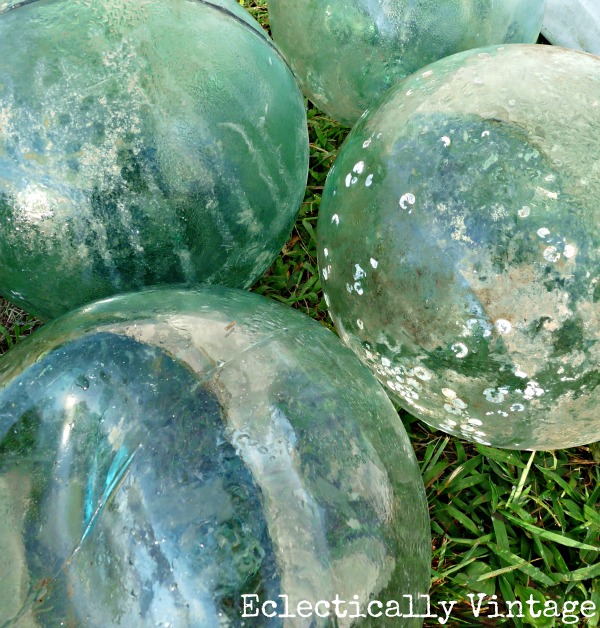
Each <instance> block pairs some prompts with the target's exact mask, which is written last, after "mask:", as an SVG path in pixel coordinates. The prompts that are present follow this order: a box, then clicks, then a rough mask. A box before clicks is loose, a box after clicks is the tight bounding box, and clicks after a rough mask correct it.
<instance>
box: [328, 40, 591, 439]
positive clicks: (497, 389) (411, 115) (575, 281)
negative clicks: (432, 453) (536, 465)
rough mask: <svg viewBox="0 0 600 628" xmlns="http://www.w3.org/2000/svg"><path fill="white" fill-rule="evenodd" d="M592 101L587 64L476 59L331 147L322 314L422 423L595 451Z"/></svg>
mask: <svg viewBox="0 0 600 628" xmlns="http://www.w3.org/2000/svg"><path fill="white" fill-rule="evenodd" d="M567 94H568V97H567V96H566V95H567ZM599 103H600V58H597V57H594V56H592V55H586V54H583V53H579V52H574V51H569V50H566V49H559V48H554V47H552V46H527V45H512V46H503V47H499V48H497V47H494V48H487V49H480V50H475V51H470V52H466V53H460V54H458V55H455V56H453V57H450V58H448V59H444V60H442V61H439V62H437V63H435V64H433V65H431V66H429V67H427V68H425V69H423V70H422V71H420V72H419V73H417V74H415V75H413V76H412V77H410V78H409V79H407V80H406V81H404V82H403V83H401V84H399V85H398V86H397V87H395V88H394V89H393V90H391V91H390V92H389V94H388V95H387V96H386V98H385V99H384V101H383V102H382V103H381V105H380V106H379V107H378V108H377V109H375V110H373V111H371V112H370V114H368V115H367V116H366V117H365V118H363V120H361V122H360V123H359V124H358V126H357V127H356V128H355V129H354V130H353V131H352V133H351V134H350V135H349V136H348V139H347V141H346V143H345V145H344V146H343V148H342V149H341V151H340V154H339V156H338V158H337V160H336V162H335V165H334V167H333V169H332V171H331V173H330V175H329V178H328V180H327V184H326V187H325V190H324V194H323V199H322V204H321V210H320V215H319V223H318V247H319V264H320V269H321V278H322V281H323V289H324V292H325V295H326V297H327V300H328V302H329V304H330V312H331V314H332V316H333V319H334V322H335V325H336V327H337V329H338V331H339V332H340V335H341V337H342V338H343V339H344V340H345V341H346V342H347V343H348V344H349V346H350V347H351V348H352V349H353V350H354V351H355V352H356V353H357V354H358V355H359V356H360V358H361V359H362V360H363V361H364V362H365V363H367V364H368V365H369V366H370V367H371V368H372V369H373V371H374V372H375V373H376V374H377V376H378V377H379V379H380V380H381V382H382V383H383V384H384V385H385V386H386V387H387V389H388V392H389V393H390V394H391V395H392V397H393V398H394V399H395V400H396V401H398V402H399V403H400V404H401V405H403V406H404V407H405V408H407V409H408V410H409V411H410V412H411V413H412V414H414V415H415V416H417V417H419V418H421V419H423V420H424V421H426V422H428V423H429V424H431V425H433V426H435V427H438V428H440V429H442V430H445V431H447V432H449V433H451V434H456V435H458V436H462V437H463V438H467V439H469V440H473V441H475V442H480V443H486V444H492V445H495V446H498V447H510V448H516V449H556V448H561V447H571V446H575V445H581V444H584V443H590V442H592V441H596V440H600V422H599V421H598V410H599V408H600V388H599V387H598V384H599V383H600V352H599V351H600V345H599V344H598V335H599V333H600V320H599V317H600V305H599V303H600V283H598V277H599V275H600V224H599V221H598V199H599V198H600V178H598V177H596V176H595V175H594V173H595V172H596V171H597V170H598V163H599V160H600V148H599V147H600V106H599Z"/></svg>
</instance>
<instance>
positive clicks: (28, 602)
mask: <svg viewBox="0 0 600 628" xmlns="http://www.w3.org/2000/svg"><path fill="white" fill-rule="evenodd" d="M26 1H27V2H36V1H37V0H26ZM287 331H289V330H288V328H287V327H283V328H282V329H280V330H279V331H276V332H273V333H272V334H269V335H268V336H265V337H264V338H261V339H260V340H257V341H256V342H253V343H252V344H250V345H249V346H247V347H245V348H244V349H242V350H241V351H240V352H239V353H236V354H235V355H234V356H232V357H231V358H229V359H228V360H225V361H224V362H222V363H220V364H217V365H216V366H213V368H211V369H210V370H209V371H207V372H206V373H204V375H202V377H199V378H198V379H197V382H196V386H200V385H202V384H203V383H204V382H206V381H208V379H210V378H211V377H212V376H213V374H214V373H215V372H218V371H220V370H222V369H223V368H225V366H227V365H228V364H230V363H231V362H234V361H235V360H237V359H238V358H239V357H240V356H242V355H244V354H245V353H248V352H249V351H253V350H254V349H256V348H258V347H261V346H263V345H265V344H267V343H269V342H271V340H273V339H274V338H277V337H278V336H281V335H282V334H284V333H286V332H287ZM119 335H120V334H119ZM145 344H150V343H145ZM162 350H163V351H164V352H165V353H166V354H168V355H170V356H171V357H172V358H173V359H174V360H175V361H176V362H178V363H182V360H181V359H179V358H177V357H176V356H174V355H172V354H171V353H170V352H169V351H166V350H165V349H164V348H163V349H162ZM49 353H52V350H50V351H49ZM184 364H185V362H184ZM140 447H142V444H141V443H140V444H138V446H137V447H136V448H135V450H134V451H133V453H132V454H131V455H130V456H129V458H128V459H127V462H126V464H125V469H124V472H123V474H122V475H121V477H120V478H119V480H118V482H116V483H114V485H113V486H112V488H111V490H110V491H109V494H108V495H106V496H105V497H104V499H103V500H102V501H101V503H100V504H98V506H97V508H96V510H95V511H94V514H93V515H92V518H91V519H90V521H88V523H87V525H86V527H85V530H84V531H83V533H82V535H81V538H80V539H79V542H78V543H77V544H76V545H75V547H74V548H73V550H72V551H71V553H70V554H69V556H68V557H67V558H66V559H65V560H64V562H63V563H62V564H61V566H60V567H59V569H57V571H56V573H55V574H54V576H53V577H52V579H53V580H56V579H57V578H58V573H59V572H60V571H62V570H64V569H66V568H68V567H69V565H70V563H71V562H72V561H73V558H74V557H75V554H77V552H78V551H79V550H80V549H81V546H82V544H83V542H84V541H85V539H86V537H87V536H88V534H89V532H90V530H91V529H92V527H94V525H95V524H96V522H97V520H98V519H99V518H100V516H101V515H102V513H103V512H104V509H105V506H106V505H107V503H108V502H109V501H110V499H111V498H112V496H113V495H114V494H115V492H116V491H117V490H119V488H120V487H121V485H122V484H123V482H124V480H125V478H126V477H127V475H128V474H129V470H130V467H131V462H132V461H133V458H134V457H135V455H136V454H137V452H138V451H139V449H140ZM44 590H45V588H44V587H42V588H37V589H35V588H32V589H30V591H29V595H28V596H27V598H26V599H25V600H24V602H23V604H22V606H21V608H20V609H19V610H18V612H17V614H16V615H14V616H13V617H11V618H10V619H9V620H8V621H9V622H10V623H13V622H15V621H18V620H19V619H20V618H21V617H23V615H24V614H25V613H26V612H27V611H28V610H29V609H30V608H31V607H32V606H33V603H34V602H35V601H36V599H38V598H39V597H40V594H42V595H43V592H44ZM8 625H10V624H8V623H4V624H0V628H5V627H7V626H8Z"/></svg>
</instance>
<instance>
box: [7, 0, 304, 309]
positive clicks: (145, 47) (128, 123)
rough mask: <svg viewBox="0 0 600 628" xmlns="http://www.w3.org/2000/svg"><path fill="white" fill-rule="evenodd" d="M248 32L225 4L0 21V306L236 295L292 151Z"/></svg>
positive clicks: (291, 98) (286, 120)
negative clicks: (0, 302) (211, 289)
mask: <svg viewBox="0 0 600 628" xmlns="http://www.w3.org/2000/svg"><path fill="white" fill-rule="evenodd" d="M11 7H12V8H11ZM251 22H253V20H252V18H251V17H250V15H249V14H248V15H245V12H244V11H243V9H242V8H241V7H240V6H239V5H237V4H236V3H235V2H233V0H229V1H225V0H222V1H221V2H218V3H216V4H212V3H206V2H197V1H193V0H156V1H153V2H147V1H146V0H128V1H127V2H124V1H123V0H95V1H94V2H83V1H79V0H78V1H72V0H37V1H35V2H31V3H26V4H15V3H13V4H12V5H10V6H8V7H6V6H5V7H4V9H3V10H0V293H2V294H3V295H4V296H6V297H7V298H8V299H10V300H12V301H14V302H15V303H17V304H19V305H21V306H22V307H24V308H25V309H27V310H28V311H30V312H32V313H35V314H38V315H40V316H41V317H43V318H52V317H55V316H57V315H59V314H61V313H64V312H66V311H67V310H69V309H71V308H72V307H74V306H76V305H79V304H82V303H85V302H89V301H91V300H93V299H95V298H99V297H103V296H110V295H112V294H115V293H118V292H124V291H127V290H131V289H137V288H140V287H143V286H145V285H150V284H167V283H174V282H179V283H181V282H183V283H199V282H207V283H220V284H225V285H230V286H235V287H248V286H250V285H251V284H252V283H253V281H254V280H255V279H256V278H257V277H258V276H259V275H260V274H261V273H262V272H263V271H264V270H265V269H266V268H267V267H268V265H269V264H270V262H271V261H272V260H273V258H274V257H275V255H276V254H277V253H278V251H279V250H280V249H281V247H282V246H283V244H284V242H285V240H286V238H287V236H288V235H289V232H290V230H291V227H292V225H293V222H294V219H295V216H296V213H297V210H298V208H299V206H300V203H301V201H302V197H303V194H304V187H305V184H306V175H307V168H308V136H307V129H306V113H305V110H304V104H303V99H302V95H301V93H300V90H299V88H298V87H297V84H296V82H295V80H294V78H293V76H292V73H291V72H290V70H289V68H288V67H287V65H286V63H285V61H284V60H283V58H282V57H281V55H280V54H279V53H278V52H277V50H276V49H275V47H274V46H273V44H272V42H271V41H270V40H269V39H268V37H267V36H266V34H265V33H264V31H262V29H261V28H260V26H259V25H258V24H256V23H254V24H252V23H251Z"/></svg>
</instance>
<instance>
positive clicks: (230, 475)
mask: <svg viewBox="0 0 600 628" xmlns="http://www.w3.org/2000/svg"><path fill="white" fill-rule="evenodd" d="M429 564H430V537H429V522H428V515H427V504H426V500H425V495H424V489H423V485H422V481H421V477H420V474H419V470H418V466H417V463H416V460H415V457H414V453H413V451H412V448H411V445H410V442H409V440H408V438H407V436H406V432H405V431H404V428H403V426H402V424H401V422H400V421H399V419H398V415H397V413H396V412H395V411H394V409H393V407H392V405H391V403H390V402H389V400H388V399H387V397H386V395H385V393H384V391H383V390H382V389H381V387H380V386H379V384H378V382H377V381H376V380H375V378H374V377H373V376H372V375H371V373H370V372H369V370H368V369H367V368H366V367H365V366H364V365H363V364H361V363H360V361H359V360H357V359H356V357H355V356H354V355H353V354H352V352H350V351H349V350H348V349H347V348H346V347H344V345H343V344H342V343H341V342H339V340H338V339H337V338H336V337H335V336H334V335H333V334H332V333H331V332H329V331H328V330H326V329H325V328H324V327H322V326H321V325H319V324H317V323H315V322H314V321H310V319H308V318H307V317H304V316H302V315H301V314H299V313H298V312H294V311H293V310H291V309H288V308H285V307H284V306H282V305H279V304H276V303H273V302H271V301H268V300H266V299H264V298H262V297H259V296H257V295H255V294H251V293H247V292H243V291H234V290H231V289H226V288H217V287H214V288H202V289H197V290H190V291H186V290H178V289H175V288H170V289H161V290H157V291H146V292H142V293H137V294H133V295H123V296H119V297H115V298H113V299H107V300H105V301H103V302H99V303H97V304H94V305H91V306H88V307H86V308H83V309H81V310H79V311H78V312H76V313H74V314H69V315H67V316H66V317H62V318H61V319H59V320H57V321H54V322H51V323H49V324H48V325H47V326H45V327H44V328H43V329H42V330H40V331H39V332H36V333H35V334H34V335H33V336H32V337H31V338H30V339H27V340H26V341H25V342H23V343H22V344H21V345H19V346H17V347H15V348H14V350H11V351H10V352H9V353H7V354H6V355H5V356H3V358H2V359H1V360H0V572H1V573H2V578H1V579H0V617H2V618H3V619H7V618H10V617H13V618H14V617H17V616H18V617H20V618H21V621H22V622H24V623H22V624H19V625H33V623H34V622H38V623H37V624H35V625H45V626H48V625H86V626H103V627H104V626H115V625H124V626H158V625H161V626H202V627H208V626H217V625H218V626H223V625H236V626H237V625H242V623H241V613H242V606H243V605H242V598H241V596H242V594H258V595H259V596H260V599H261V600H262V601H264V600H274V601H275V602H278V603H279V605H278V607H277V612H278V613H283V605H284V600H283V598H280V597H279V596H281V595H287V596H288V601H289V605H290V608H295V605H296V604H297V602H298V601H299V600H308V601H312V602H313V603H314V601H317V600H329V599H334V596H335V595H336V594H339V596H340V598H341V599H345V600H353V599H355V598H354V597H353V596H355V595H356V596H357V598H356V599H357V600H359V601H360V603H361V604H362V605H364V604H365V602H367V601H368V600H369V596H371V597H373V598H374V599H376V600H383V601H384V603H385V600H387V599H389V598H391V599H398V600H400V601H401V602H402V604H403V606H404V607H405V608H404V611H405V612H408V611H407V608H406V605H407V604H408V599H403V598H402V597H401V596H402V595H411V594H413V596H414V597H415V599H416V598H417V595H418V594H419V593H420V594H425V593H426V592H427V589H428V581H429ZM344 596H345V597H344ZM267 608H268V611H269V612H271V611H272V610H273V609H271V608H270V607H267ZM415 608H416V607H415ZM421 609H422V605H421ZM321 612H323V608H321ZM421 612H422V610H421ZM313 619H314V617H313ZM384 620H385V618H384ZM287 621H290V620H286V622H287ZM382 621H383V620H377V623H376V625H382ZM390 621H392V625H396V626H397V625H402V626H404V625H406V626H419V625H421V621H420V620H418V619H407V620H406V621H405V622H404V623H402V622H403V620H400V619H398V618H395V619H393V620H390ZM26 622H29V623H26ZM250 622H252V623H250ZM282 622H283V620H272V621H267V620H266V619H265V618H262V619H260V618H259V619H256V620H246V625H253V626H256V625H269V626H271V625H282ZM298 622H300V620H298ZM318 622H320V623H318V625H326V620H325V619H323V620H318ZM308 623H309V622H308V621H306V622H305V623H294V624H291V625H308ZM286 625H287V624H286ZM311 625H313V624H311ZM327 625H329V624H327Z"/></svg>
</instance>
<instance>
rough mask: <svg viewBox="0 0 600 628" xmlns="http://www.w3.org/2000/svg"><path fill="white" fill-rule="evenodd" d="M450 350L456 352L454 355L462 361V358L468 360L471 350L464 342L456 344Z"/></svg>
mask: <svg viewBox="0 0 600 628" xmlns="http://www.w3.org/2000/svg"><path fill="white" fill-rule="evenodd" d="M450 348H451V349H452V351H454V354H455V355H456V357H457V358H458V359H459V360H462V358H466V357H467V355H468V354H469V349H468V348H467V345H466V344H464V343H463V342H456V343H454V344H453V345H452V346H451V347H450Z"/></svg>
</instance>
